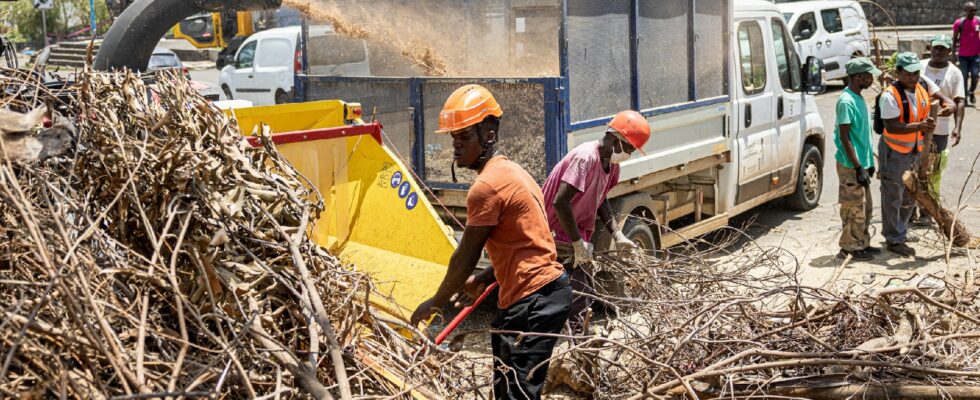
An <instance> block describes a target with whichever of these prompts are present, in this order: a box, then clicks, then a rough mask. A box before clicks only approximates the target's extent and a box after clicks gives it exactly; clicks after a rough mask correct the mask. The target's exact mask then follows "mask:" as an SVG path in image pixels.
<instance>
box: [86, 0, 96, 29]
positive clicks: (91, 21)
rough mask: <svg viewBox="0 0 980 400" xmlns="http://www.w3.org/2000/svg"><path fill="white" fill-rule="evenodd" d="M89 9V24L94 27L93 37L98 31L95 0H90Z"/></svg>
mask: <svg viewBox="0 0 980 400" xmlns="http://www.w3.org/2000/svg"><path fill="white" fill-rule="evenodd" d="M88 10H89V12H88V16H89V24H90V26H91V27H92V37H93V38H94V37H95V34H96V31H95V0H88Z"/></svg>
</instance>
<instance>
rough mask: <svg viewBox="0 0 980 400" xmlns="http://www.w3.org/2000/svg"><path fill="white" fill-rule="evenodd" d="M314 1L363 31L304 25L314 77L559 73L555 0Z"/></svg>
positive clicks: (558, 21)
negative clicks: (343, 32)
mask: <svg viewBox="0 0 980 400" xmlns="http://www.w3.org/2000/svg"><path fill="white" fill-rule="evenodd" d="M314 3H317V2H314ZM320 3H323V4H321V8H322V9H323V10H325V11H326V14H333V13H337V14H341V15H342V16H343V17H344V19H345V20H346V21H347V22H349V23H350V24H352V25H354V26H343V28H353V29H360V30H363V32H364V33H365V34H366V35H365V36H366V39H363V40H362V39H347V38H344V37H342V36H339V35H337V34H335V33H334V31H333V29H332V28H330V27H329V26H327V25H320V26H310V29H309V32H310V40H309V47H310V52H309V65H310V70H311V74H314V75H329V76H389V77H392V76H394V77H404V76H426V75H431V76H465V77H494V78H499V77H527V76H558V75H559V68H558V67H559V57H558V31H559V27H560V25H561V7H560V6H561V3H560V0H480V1H472V0H413V1H375V2H363V1H357V0H334V1H330V2H320ZM328 3H332V4H333V5H332V6H331V5H328ZM367 3H370V4H367ZM334 9H340V10H343V11H342V12H334V11H333V10H334Z"/></svg>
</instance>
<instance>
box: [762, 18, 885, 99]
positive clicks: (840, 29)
mask: <svg viewBox="0 0 980 400" xmlns="http://www.w3.org/2000/svg"><path fill="white" fill-rule="evenodd" d="M777 6H778V7H779V10H780V11H781V12H782V13H783V18H785V19H786V22H787V23H788V24H789V27H790V30H791V32H792V33H793V38H794V39H796V43H797V48H798V50H799V52H800V56H801V57H802V58H803V59H806V57H808V56H815V57H818V58H820V59H821V60H823V63H824V79H826V80H833V79H842V78H845V77H846V76H847V73H846V72H845V71H844V64H846V63H847V61H848V60H850V59H851V58H854V57H863V56H867V55H869V54H871V34H870V33H869V30H868V20H867V18H866V17H865V16H864V10H863V9H862V8H861V5H860V4H858V2H856V1H800V2H794V3H781V4H777Z"/></svg>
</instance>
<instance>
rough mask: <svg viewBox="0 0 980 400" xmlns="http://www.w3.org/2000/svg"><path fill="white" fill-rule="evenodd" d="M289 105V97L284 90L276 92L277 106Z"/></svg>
mask: <svg viewBox="0 0 980 400" xmlns="http://www.w3.org/2000/svg"><path fill="white" fill-rule="evenodd" d="M286 103H289V95H288V94H286V92H283V91H282V90H277V91H276V104H286Z"/></svg>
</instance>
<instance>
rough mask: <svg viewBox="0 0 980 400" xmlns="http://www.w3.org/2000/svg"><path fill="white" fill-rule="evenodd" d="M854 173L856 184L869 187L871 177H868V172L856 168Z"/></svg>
mask: <svg viewBox="0 0 980 400" xmlns="http://www.w3.org/2000/svg"><path fill="white" fill-rule="evenodd" d="M854 172H856V173H857V181H858V184H859V185H861V186H864V187H868V186H871V177H870V176H869V175H868V170H866V169H864V168H856V169H855V170H854Z"/></svg>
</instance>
